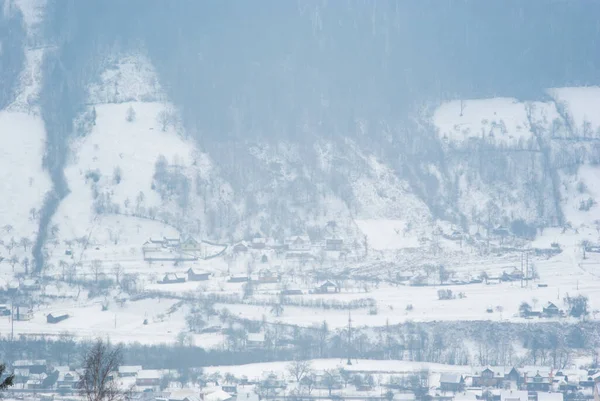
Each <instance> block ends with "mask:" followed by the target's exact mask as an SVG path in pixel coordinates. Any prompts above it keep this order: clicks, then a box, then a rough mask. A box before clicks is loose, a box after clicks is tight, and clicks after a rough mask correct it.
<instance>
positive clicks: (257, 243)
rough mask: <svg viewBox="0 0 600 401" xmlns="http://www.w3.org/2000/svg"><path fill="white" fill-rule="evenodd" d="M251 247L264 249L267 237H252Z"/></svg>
mask: <svg viewBox="0 0 600 401" xmlns="http://www.w3.org/2000/svg"><path fill="white" fill-rule="evenodd" d="M251 246H252V248H253V249H265V247H266V246H267V239H266V238H262V237H257V238H252V245H251Z"/></svg>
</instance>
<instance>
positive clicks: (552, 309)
mask: <svg viewBox="0 0 600 401" xmlns="http://www.w3.org/2000/svg"><path fill="white" fill-rule="evenodd" d="M542 315H544V317H558V316H560V309H558V306H556V305H554V304H553V303H552V302H548V303H547V304H546V306H544V307H543V308H542Z"/></svg>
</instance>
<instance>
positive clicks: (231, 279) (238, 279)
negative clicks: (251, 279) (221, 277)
mask: <svg viewBox="0 0 600 401" xmlns="http://www.w3.org/2000/svg"><path fill="white" fill-rule="evenodd" d="M227 281H229V282H230V283H245V282H247V281H248V276H231V277H229V280H227Z"/></svg>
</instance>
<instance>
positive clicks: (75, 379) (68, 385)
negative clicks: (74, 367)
mask: <svg viewBox="0 0 600 401" xmlns="http://www.w3.org/2000/svg"><path fill="white" fill-rule="evenodd" d="M78 383H79V374H78V373H77V372H73V371H68V372H60V373H59V374H58V379H57V380H56V389H57V390H62V391H71V390H73V389H75V388H77V384H78Z"/></svg>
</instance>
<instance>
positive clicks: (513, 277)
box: [502, 267, 524, 281]
mask: <svg viewBox="0 0 600 401" xmlns="http://www.w3.org/2000/svg"><path fill="white" fill-rule="evenodd" d="M523 278H524V274H523V272H522V271H521V270H519V269H517V268H516V267H515V268H513V269H512V270H511V271H509V272H503V273H502V281H519V280H523Z"/></svg>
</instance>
